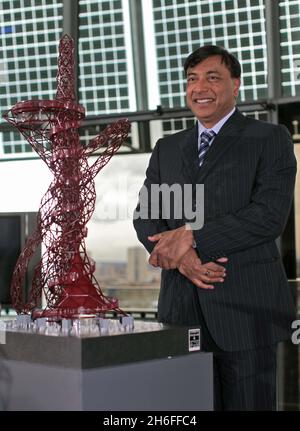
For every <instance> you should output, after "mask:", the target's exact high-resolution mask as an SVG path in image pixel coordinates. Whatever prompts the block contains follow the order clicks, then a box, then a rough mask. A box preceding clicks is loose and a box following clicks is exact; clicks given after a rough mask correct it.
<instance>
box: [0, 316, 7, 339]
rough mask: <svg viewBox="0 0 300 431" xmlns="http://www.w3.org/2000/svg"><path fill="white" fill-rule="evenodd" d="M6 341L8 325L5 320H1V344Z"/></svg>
mask: <svg viewBox="0 0 300 431" xmlns="http://www.w3.org/2000/svg"><path fill="white" fill-rule="evenodd" d="M5 343H6V326H5V323H4V322H1V321H0V344H5Z"/></svg>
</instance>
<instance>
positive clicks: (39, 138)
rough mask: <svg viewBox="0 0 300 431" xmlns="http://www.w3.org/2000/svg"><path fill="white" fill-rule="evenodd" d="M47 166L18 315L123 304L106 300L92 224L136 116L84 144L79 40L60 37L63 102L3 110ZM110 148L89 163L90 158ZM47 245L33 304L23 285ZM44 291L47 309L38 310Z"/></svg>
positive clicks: (16, 298)
mask: <svg viewBox="0 0 300 431" xmlns="http://www.w3.org/2000/svg"><path fill="white" fill-rule="evenodd" d="M3 116H4V118H5V119H6V120H7V121H8V122H9V123H11V124H13V125H14V126H15V127H16V128H17V129H18V130H19V131H20V133H22V135H24V136H25V138H26V139H27V140H28V142H29V143H30V145H31V146H32V147H33V148H34V150H35V151H36V152H37V153H38V155H39V156H40V157H41V159H42V160H43V161H44V162H45V163H46V164H47V166H48V167H49V169H50V170H51V172H52V173H53V176H54V179H53V181H52V183H51V184H50V186H49V188H48V190H47V192H46V194H45V195H44V196H43V198H42V200H41V204H40V208H39V213H38V219H37V228H36V230H35V232H34V233H33V234H32V235H31V236H30V237H29V238H28V240H27V242H26V245H25V248H24V250H23V251H22V253H21V255H20V257H19V259H18V261H17V264H16V267H15V270H14V273H13V278H12V283H11V296H12V302H13V306H14V308H15V309H16V310H17V312H18V313H29V312H33V316H34V317H40V316H51V317H53V318H62V317H64V318H72V317H76V316H78V315H82V314H94V313H105V312H106V311H108V310H115V311H117V312H118V313H121V314H125V313H124V312H123V311H122V310H120V309H119V308H118V301H117V299H115V298H109V297H105V296H104V295H103V293H102V292H101V289H100V286H99V284H98V282H97V280H96V279H95V277H94V275H93V273H94V270H95V264H94V262H93V261H92V259H90V258H89V257H88V255H87V252H86V247H85V241H84V238H85V237H86V235H87V228H86V224H87V222H88V220H89V219H90V217H91V215H92V213H93V211H94V209H95V201H96V192H95V183H94V178H95V176H96V175H97V174H98V172H99V171H100V170H101V169H102V168H103V167H104V166H105V165H106V164H107V163H108V161H109V160H110V158H111V157H112V156H113V155H114V154H115V152H116V151H117V150H118V149H119V147H120V146H121V144H122V142H123V141H124V140H125V139H126V138H127V135H128V133H129V130H130V124H129V122H128V120H126V119H122V120H119V121H117V122H115V123H113V124H111V125H109V126H107V127H106V129H105V130H104V131H103V132H102V133H100V134H99V135H98V136H97V137H96V138H94V139H93V140H91V141H90V142H89V143H88V144H87V145H83V144H81V143H80V141H79V134H78V130H77V129H78V127H79V125H80V122H81V120H82V119H83V118H84V117H85V110H84V108H83V106H81V105H79V104H78V103H77V102H76V99H75V91H74V41H73V39H72V38H71V37H70V36H68V35H65V36H63V37H62V39H61V40H60V45H59V59H58V73H57V92H56V98H55V100H28V101H24V102H19V103H17V104H16V105H14V106H13V107H12V108H11V110H10V111H8V112H5V113H4V114H3ZM100 147H103V148H104V149H105V150H104V151H103V152H102V154H101V155H100V156H99V157H98V158H97V159H96V161H95V162H94V163H93V164H92V165H91V166H89V164H88V156H89V155H91V154H92V153H93V152H95V151H96V150H98V149H99V148H100ZM41 243H43V244H44V245H45V249H46V251H45V253H44V254H43V256H42V259H41V260H40V262H39V264H38V265H37V266H36V267H35V272H34V279H33V283H32V288H31V291H30V295H29V300H28V302H27V303H25V301H24V299H23V285H24V279H25V274H26V269H27V266H28V263H29V260H30V259H31V257H32V256H33V254H34V252H35V251H36V249H37V247H38V246H39V245H40V244H41ZM42 292H44V295H45V298H46V303H47V305H46V308H45V309H44V310H35V308H36V307H37V306H38V304H39V302H40V299H41V296H42Z"/></svg>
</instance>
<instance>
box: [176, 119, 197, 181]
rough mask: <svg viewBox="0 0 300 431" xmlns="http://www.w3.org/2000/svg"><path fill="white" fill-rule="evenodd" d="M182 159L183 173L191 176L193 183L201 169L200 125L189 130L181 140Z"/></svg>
mask: <svg viewBox="0 0 300 431" xmlns="http://www.w3.org/2000/svg"><path fill="white" fill-rule="evenodd" d="M178 145H179V148H180V150H181V154H182V159H183V163H184V168H185V169H184V172H183V174H184V175H185V176H186V175H187V176H188V177H189V179H190V181H191V183H194V182H195V180H196V178H197V175H198V170H199V164H198V125H197V124H196V125H195V127H193V129H191V130H188V131H187V133H186V135H185V137H184V139H182V140H181V141H179V143H178Z"/></svg>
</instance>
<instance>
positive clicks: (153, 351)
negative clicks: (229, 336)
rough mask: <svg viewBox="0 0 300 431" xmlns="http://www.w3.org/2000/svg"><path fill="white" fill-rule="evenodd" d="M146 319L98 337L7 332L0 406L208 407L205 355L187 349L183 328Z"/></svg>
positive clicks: (1, 351) (209, 371)
mask: <svg viewBox="0 0 300 431" xmlns="http://www.w3.org/2000/svg"><path fill="white" fill-rule="evenodd" d="M149 325H152V327H151V326H150V330H148V331H147V330H146V331H145V332H143V329H142V327H144V328H146V326H147V323H145V322H136V323H135V326H136V328H137V329H136V330H135V331H136V332H132V333H126V334H121V335H116V334H114V335H108V336H99V337H75V336H50V335H39V334H30V333H21V332H7V333H6V344H3V345H1V346H0V369H1V374H0V381H1V385H0V388H2V389H0V391H1V397H0V402H2V403H3V405H2V406H0V410H1V409H3V410H99V411H103V410H106V411H108V410H110V411H121V410H123V411H141V410H146V411H147V410H148V411H149V410H167V411H168V410H173V411H175V410H179V411H183V410H185V411H188V410H190V411H201V410H212V409H213V364H212V354H211V353H203V352H199V351H196V352H192V351H189V349H191V348H192V346H193V344H191V336H190V333H189V330H188V328H175V327H161V326H160V325H158V324H157V326H156V328H155V326H153V325H154V324H153V323H152V324H151V323H149ZM139 326H140V328H138V327H139ZM153 328H155V329H153ZM138 329H140V332H137V331H138ZM152 329H153V330H152Z"/></svg>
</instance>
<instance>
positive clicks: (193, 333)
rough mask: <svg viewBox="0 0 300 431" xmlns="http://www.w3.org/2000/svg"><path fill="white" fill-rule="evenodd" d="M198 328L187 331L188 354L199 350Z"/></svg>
mask: <svg viewBox="0 0 300 431" xmlns="http://www.w3.org/2000/svg"><path fill="white" fill-rule="evenodd" d="M200 346H201V344H200V328H196V329H189V352H195V351H197V350H200Z"/></svg>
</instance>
